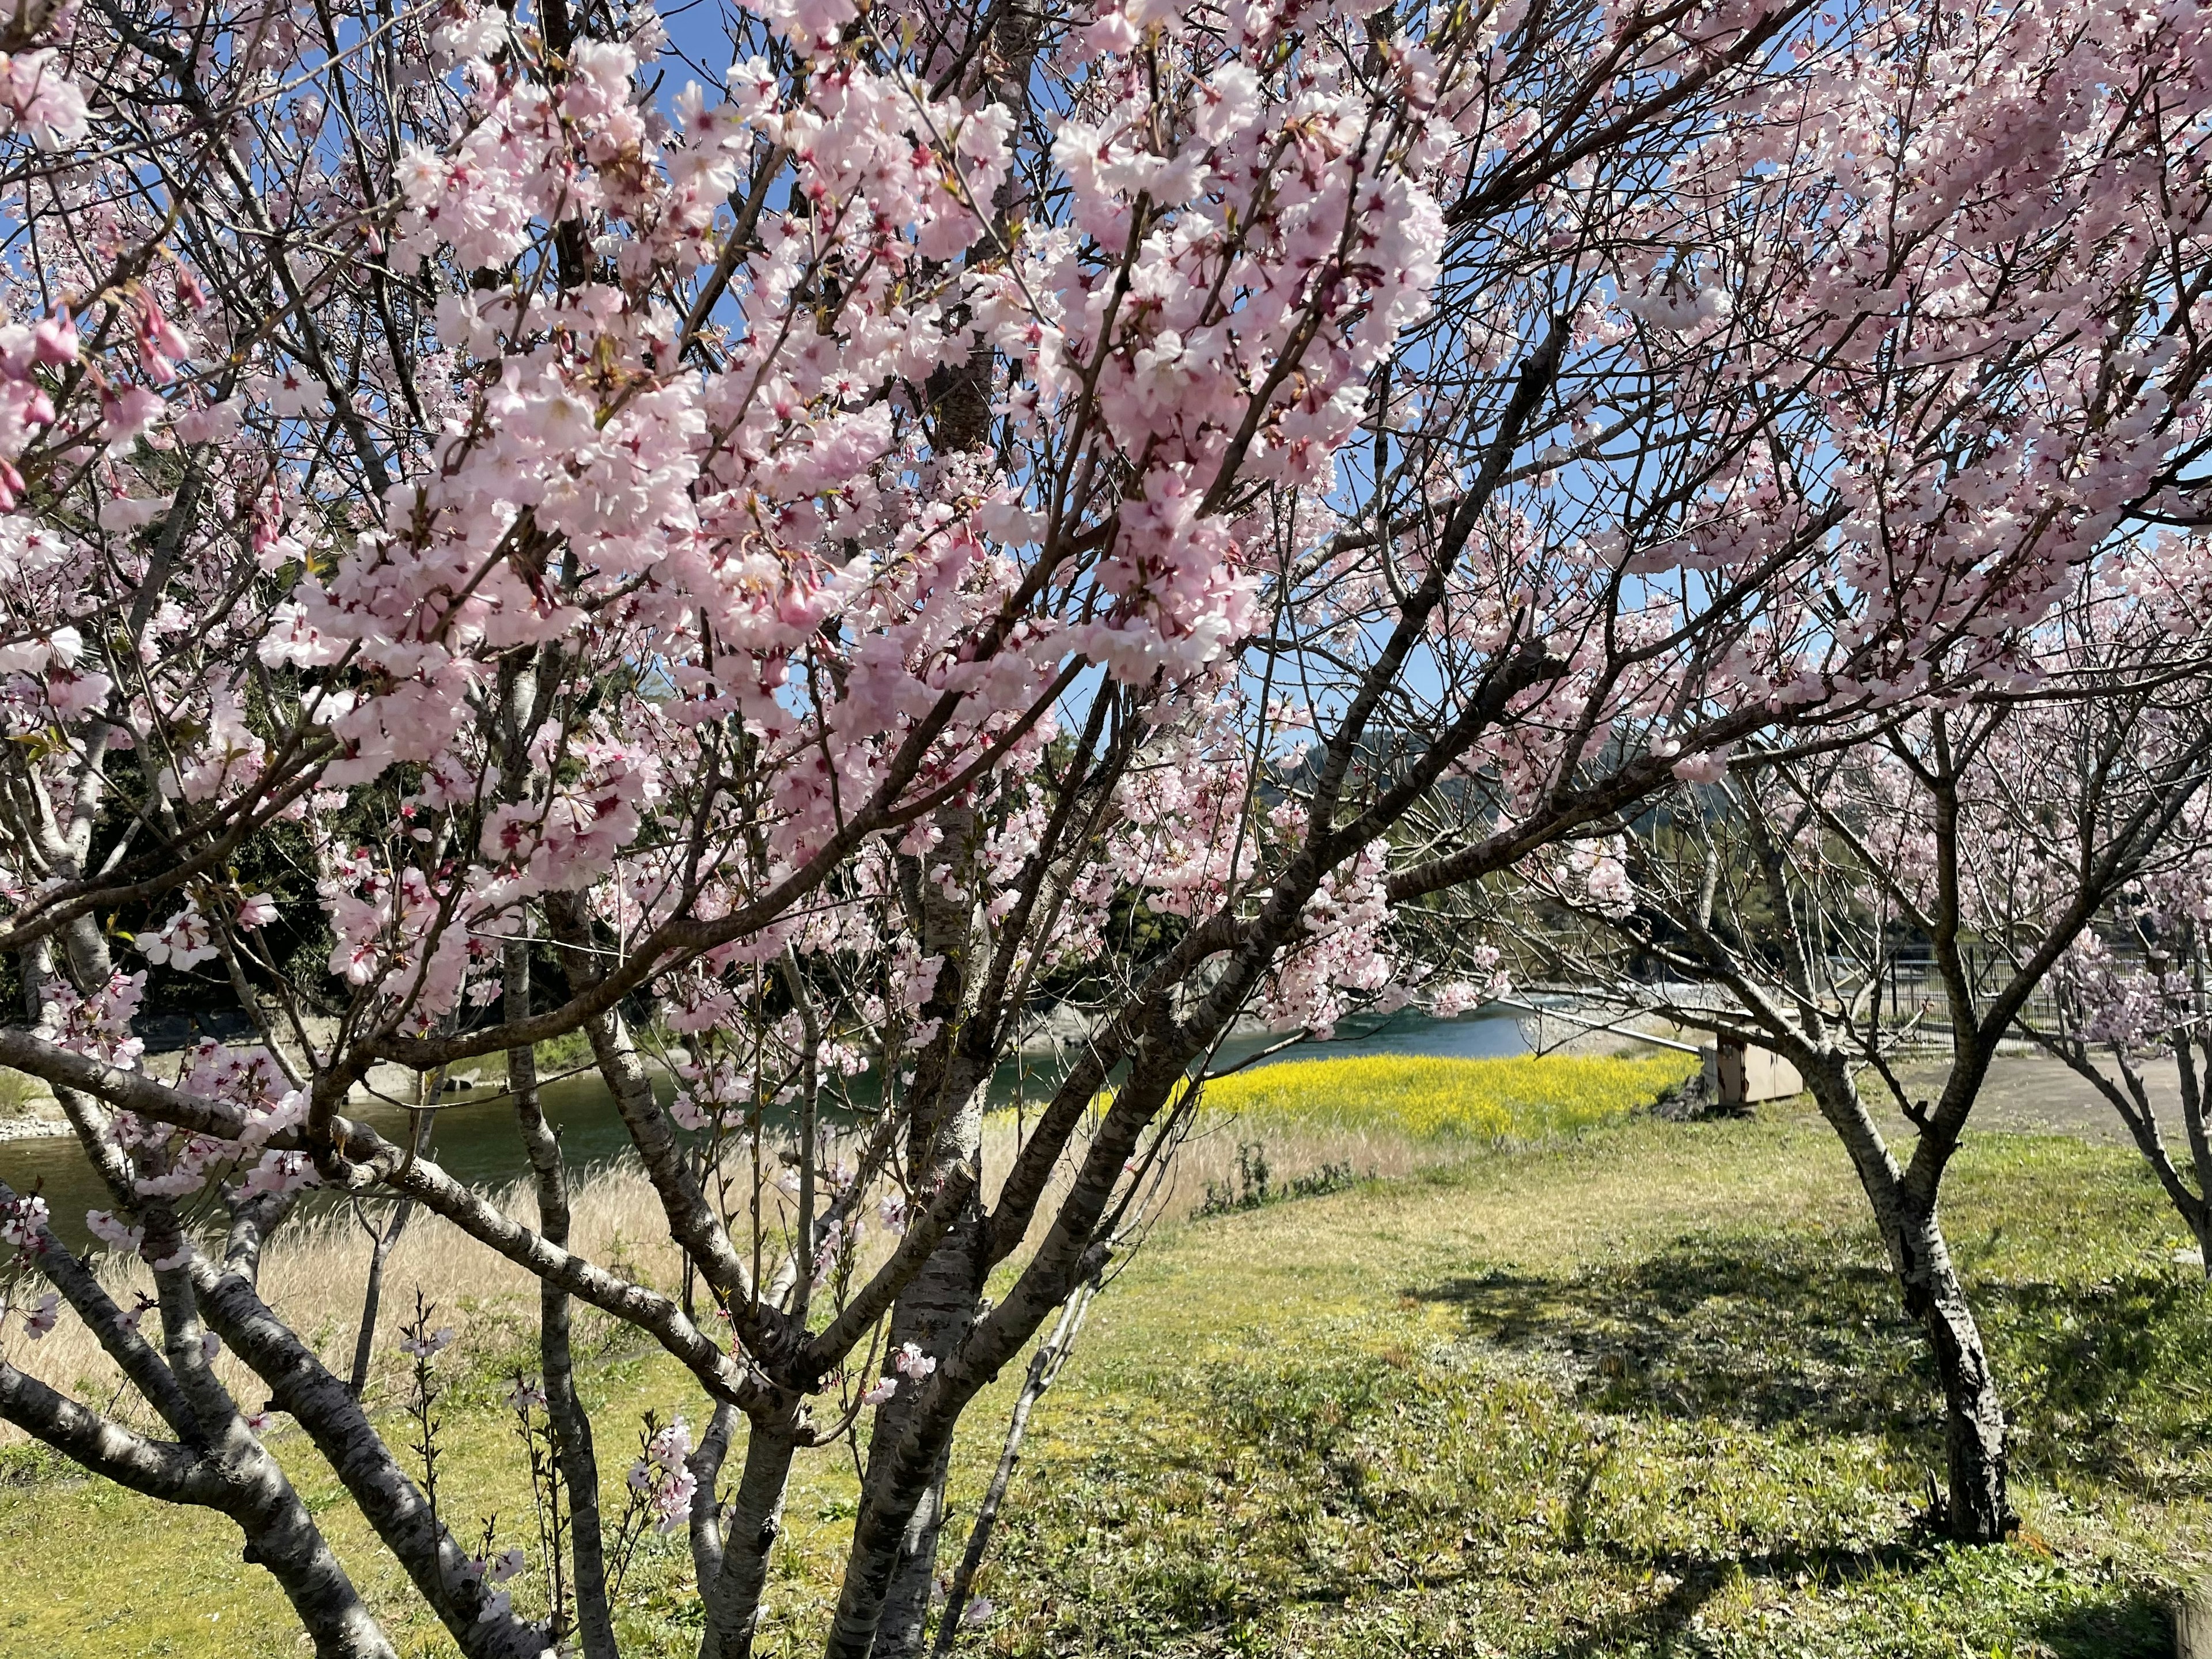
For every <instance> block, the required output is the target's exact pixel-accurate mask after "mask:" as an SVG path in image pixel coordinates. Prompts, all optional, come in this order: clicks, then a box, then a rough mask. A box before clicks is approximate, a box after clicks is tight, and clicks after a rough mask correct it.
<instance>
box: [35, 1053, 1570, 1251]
mask: <svg viewBox="0 0 2212 1659" xmlns="http://www.w3.org/2000/svg"><path fill="white" fill-rule="evenodd" d="M1340 1030H1341V1032H1342V1035H1340V1036H1337V1037H1334V1038H1332V1039H1330V1040H1329V1041H1328V1042H1304V1043H1300V1044H1298V1045H1297V1046H1296V1047H1294V1048H1286V1049H1285V1050H1284V1051H1283V1052H1282V1053H1281V1054H1276V1055H1272V1056H1270V1057H1269V1058H1268V1059H1267V1060H1261V1062H1260V1064H1261V1065H1274V1064H1278V1063H1279V1062H1281V1061H1283V1060H1312V1059H1317V1058H1322V1057H1327V1056H1335V1055H1345V1054H1436V1055H1443V1056H1450V1057H1455V1058H1461V1059H1485V1058H1489V1057H1492V1056H1496V1055H1501V1054H1522V1053H1525V1052H1526V1051H1527V1048H1528V1042H1527V1040H1526V1038H1525V1037H1524V1036H1523V1035H1522V1029H1521V1024H1520V1021H1519V1019H1518V1018H1516V1016H1514V1015H1511V1014H1504V1013H1478V1014H1474V1015H1470V1016H1468V1017H1467V1018H1462V1019H1455V1020H1433V1019H1428V1018H1421V1017H1419V1016H1416V1015H1412V1014H1399V1015H1395V1016H1394V1017H1392V1018H1390V1019H1389V1020H1387V1021H1385V1022H1383V1024H1381V1025H1380V1026H1378V1027H1374V1028H1372V1029H1369V1030H1357V1029H1355V1028H1354V1027H1353V1026H1352V1025H1351V1024H1346V1026H1344V1027H1342V1028H1340ZM1269 1041H1271V1039H1267V1038H1261V1037H1240V1038H1233V1039H1231V1041H1229V1042H1225V1043H1224V1044H1223V1045H1222V1049H1221V1056H1220V1060H1219V1061H1218V1064H1219V1065H1222V1066H1228V1065H1233V1064H1235V1063H1236V1062H1237V1060H1242V1059H1243V1058H1245V1057H1247V1056H1249V1055H1250V1054H1255V1053H1256V1052H1258V1051H1259V1050H1260V1049H1261V1048H1265V1047H1267V1043H1268V1042H1269ZM1058 1071H1059V1067H1058V1066H1057V1064H1056V1063H1055V1062H1054V1061H1053V1060H1051V1059H1049V1058H1048V1057H1046V1056H1042V1055H1029V1056H1024V1057H1023V1058H1022V1059H1019V1060H1009V1061H1008V1062H1007V1063H1006V1065H1004V1066H1000V1068H999V1072H998V1074H997V1075H996V1076H995V1077H994V1079H992V1083H991V1099H992V1101H993V1103H994V1104H1000V1105H1006V1104H1011V1103H1012V1102H1013V1101H1014V1099H1015V1098H1016V1097H1017V1095H1018V1094H1019V1095H1021V1096H1024V1097H1026V1098H1028V1099H1029V1100H1031V1101H1038V1100H1042V1099H1043V1098H1045V1097H1048V1096H1049V1095H1050V1093H1051V1091H1052V1085H1053V1081H1054V1077H1055V1076H1056V1074H1057V1073H1058ZM477 1092H478V1093H479V1094H481V1095H483V1096H484V1097H485V1098H483V1099H481V1100H477V1101H471V1099H470V1098H469V1097H468V1096H467V1095H466V1094H462V1095H459V1096H448V1097H447V1104H446V1105H444V1106H443V1107H441V1109H440V1110H439V1113H438V1129H437V1138H436V1140H435V1144H434V1146H433V1149H432V1155H433V1156H434V1157H435V1158H436V1159H437V1161H438V1162H439V1164H441V1165H442V1166H443V1167H444V1168H445V1170H447V1173H448V1174H450V1175H452V1176H455V1177H456V1178H457V1179H459V1180H461V1181H465V1182H471V1183H472V1184H475V1183H481V1184H484V1185H490V1186H505V1185H507V1183H509V1182H513V1181H516V1180H519V1179H520V1178H521V1176H523V1175H524V1174H525V1173H526V1170H527V1166H526V1164H525V1163H524V1161H523V1158H522V1149H521V1146H520V1142H519V1141H518V1140H517V1139H516V1136H515V1132H514V1116H513V1104H512V1103H511V1102H509V1101H508V1100H507V1099H506V1098H505V1097H497V1098H494V1096H495V1095H496V1094H497V1091H495V1090H493V1089H489V1088H487V1089H482V1090H479V1091H477ZM670 1092H671V1087H670V1085H668V1084H667V1083H666V1081H665V1079H664V1080H663V1082H662V1084H661V1085H660V1093H661V1097H662V1098H663V1099H664V1100H665V1098H667V1097H668V1095H669V1093H670ZM542 1093H543V1097H544V1104H545V1115H546V1117H547V1119H548V1120H549V1121H550V1122H552V1123H553V1124H554V1125H555V1127H556V1128H558V1129H559V1130H560V1132H561V1145H562V1150H563V1152H566V1153H567V1155H568V1160H569V1163H570V1164H571V1166H572V1168H577V1169H580V1170H586V1171H588V1170H592V1169H597V1168H601V1167H604V1166H605V1165H607V1164H612V1163H615V1162H618V1161H620V1160H622V1159H624V1158H629V1156H631V1153H630V1146H629V1136H628V1135H627V1134H626V1133H624V1132H623V1126H622V1120H621V1118H620V1117H618V1116H617V1115H616V1112H615V1109H614V1100H613V1097H611V1095H609V1093H608V1092H607V1091H606V1088H605V1085H603V1084H601V1083H600V1082H599V1078H598V1076H597V1075H596V1073H584V1074H582V1075H580V1076H574V1077H568V1078H563V1079H560V1080H558V1081H556V1082H551V1083H549V1084H547V1085H545V1086H544V1090H543V1091H542ZM352 1111H353V1112H354V1114H355V1115H358V1116H360V1117H362V1118H365V1119H366V1120H367V1121H368V1122H370V1123H372V1124H374V1126H375V1127H377V1129H378V1130H379V1131H380V1133H383V1134H385V1135H386V1136H389V1137H390V1138H392V1139H395V1140H397V1139H400V1138H401V1137H402V1136H403V1135H404V1133H406V1127H407V1120H406V1114H405V1113H404V1111H401V1110H398V1109H393V1108H391V1107H387V1106H384V1105H381V1104H375V1103H372V1104H370V1105H369V1106H368V1107H367V1108H366V1109H362V1108H360V1107H356V1108H353V1109H352ZM0 1180H4V1181H5V1182H7V1183H8V1184H9V1186H10V1187H13V1188H15V1190H16V1191H17V1192H19V1193H27V1192H31V1191H33V1190H34V1189H35V1190H37V1191H38V1192H40V1193H41V1194H44V1195H45V1197H46V1202H47V1204H48V1205H50V1206H52V1210H53V1217H54V1230H55V1231H57V1232H58V1233H60V1234H61V1235H62V1236H63V1237H64V1238H65V1239H67V1240H68V1241H69V1242H70V1243H71V1244H72V1245H73V1246H82V1244H83V1243H85V1238H86V1235H85V1232H84V1216H85V1212H86V1211H87V1210H93V1209H105V1208H106V1207H107V1206H108V1199H107V1195H106V1190H105V1189H104V1188H102V1187H101V1186H100V1182H99V1180H98V1179H97V1177H95V1176H94V1175H93V1173H92V1170H91V1169H90V1167H89V1166H88V1164H86V1163H85V1160H84V1156H83V1154H82V1152H79V1151H78V1150H77V1146H76V1141H75V1140H73V1139H69V1138H67V1137H57V1138H54V1139H41V1140H8V1141H0Z"/></svg>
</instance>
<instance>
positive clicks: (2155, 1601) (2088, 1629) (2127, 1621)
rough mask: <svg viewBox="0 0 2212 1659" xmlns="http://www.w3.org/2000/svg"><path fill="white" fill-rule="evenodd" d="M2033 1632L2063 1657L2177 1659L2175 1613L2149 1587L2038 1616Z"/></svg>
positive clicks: (2067, 1658)
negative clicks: (2175, 1650) (2045, 1616)
mask: <svg viewBox="0 0 2212 1659" xmlns="http://www.w3.org/2000/svg"><path fill="white" fill-rule="evenodd" d="M2034 1635H2035V1638H2036V1639H2037V1640H2038V1641H2039V1642H2040V1643H2041V1644H2043V1645H2044V1647H2045V1648H2046V1649H2048V1650H2050V1651H2051V1652H2052V1653H2054V1654H2056V1655H2057V1656H2058V1659H2174V1637H2173V1614H2172V1611H2171V1610H2170V1609H2169V1608H2168V1607H2166V1603H2165V1602H2164V1601H2160V1599H2159V1598H2158V1597H2157V1596H2155V1595H2152V1594H2150V1592H2148V1590H2135V1591H2131V1592H2130V1593H2129V1594H2127V1595H2124V1596H2122V1597H2121V1598H2120V1599H2119V1600H2118V1601H2111V1602H2107V1603H2105V1604H2103V1605H2100V1606H2094V1607H2069V1608H2068V1609H2067V1610H2066V1611H2065V1612H2063V1613H2058V1614H2056V1615H2054V1616H2052V1617H2050V1618H2045V1619H2039V1620H2036V1621H2035V1625H2034Z"/></svg>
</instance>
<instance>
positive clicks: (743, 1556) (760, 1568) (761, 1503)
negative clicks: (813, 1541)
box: [699, 1401, 798, 1659]
mask: <svg viewBox="0 0 2212 1659" xmlns="http://www.w3.org/2000/svg"><path fill="white" fill-rule="evenodd" d="M795 1407H796V1402H795V1401H794V1402H793V1406H792V1407H787V1409H786V1410H785V1411H784V1412H783V1413H781V1414H779V1415H774V1416H769V1417H764V1418H757V1419H753V1422H752V1425H751V1427H750V1430H749V1431H747V1433H746V1435H745V1463H744V1470H743V1472H742V1473H740V1474H739V1475H738V1489H737V1491H736V1492H735V1493H733V1494H732V1497H731V1499H730V1518H729V1525H728V1526H727V1527H726V1528H725V1529H724V1530H723V1534H722V1563H721V1570H720V1571H719V1572H717V1573H716V1574H715V1575H714V1583H711V1584H702V1585H700V1587H699V1589H700V1591H701V1593H702V1595H703V1596H704V1598H705V1600H706V1603H707V1632H706V1634H705V1636H704V1637H702V1638H701V1640H700V1643H699V1659H749V1656H750V1654H751V1652H752V1650H753V1632H755V1631H757V1630H758V1629H759V1628H760V1614H761V1591H762V1589H763V1587H764V1586H765V1585H766V1584H767V1583H768V1564H769V1556H770V1555H771V1554H773V1553H774V1552H775V1541H776V1539H777V1538H778V1537H779V1536H780V1535H781V1533H782V1531H783V1495H784V1492H785V1490H786V1489H787V1487H788V1486H789V1485H790V1482H791V1458H792V1452H793V1449H794V1448H795V1447H796V1446H797V1444H798V1418H797V1413H796V1409H795Z"/></svg>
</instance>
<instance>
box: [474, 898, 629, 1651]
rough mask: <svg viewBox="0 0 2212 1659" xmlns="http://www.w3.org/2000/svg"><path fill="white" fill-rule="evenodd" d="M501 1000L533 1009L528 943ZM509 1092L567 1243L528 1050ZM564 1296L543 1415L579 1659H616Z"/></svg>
mask: <svg viewBox="0 0 2212 1659" xmlns="http://www.w3.org/2000/svg"><path fill="white" fill-rule="evenodd" d="M501 965H502V967H503V969H504V970H505V971H504V978H505V985H504V988H503V990H502V992H501V994H502V995H503V996H505V997H506V998H507V1006H509V1007H510V1008H521V1009H527V1008H528V1007H529V1006H530V943H529V941H528V940H527V939H514V940H511V941H509V943H508V944H507V949H506V957H505V961H504V962H503V963H502V964H501ZM507 1091H508V1092H509V1093H510V1094H512V1095H513V1097H514V1116H515V1123H516V1125H517V1127H519V1128H520V1131H521V1133H522V1145H523V1149H524V1151H525V1152H526V1153H527V1154H528V1155H529V1158H530V1171H531V1176H532V1181H533V1183H534V1185H535V1188H536V1191H537V1196H538V1233H539V1235H540V1236H541V1237H544V1239H545V1240H546V1241H547V1242H548V1243H552V1244H556V1245H559V1246H561V1247H562V1248H563V1249H565V1248H566V1247H567V1245H568V1222H569V1215H568V1172H567V1170H566V1168H565V1167H564V1165H563V1163H562V1157H561V1142H560V1138H559V1137H558V1136H557V1135H556V1134H555V1133H554V1132H553V1129H552V1126H551V1125H550V1124H548V1123H547V1122H546V1121H545V1113H544V1106H543V1103H541V1102H540V1100H539V1099H538V1056H537V1055H536V1054H535V1053H534V1052H532V1050H531V1049H529V1048H510V1049H508V1050H507ZM568 1314H569V1302H568V1292H567V1291H564V1290H562V1288H561V1287H560V1286H559V1285H556V1284H554V1283H553V1282H552V1281H551V1280H550V1279H540V1280H539V1281H538V1362H539V1364H540V1365H541V1366H542V1367H543V1368H544V1388H545V1411H546V1414H547V1416H549V1417H550V1419H552V1423H553V1452H554V1456H555V1457H556V1459H557V1460H558V1462H559V1464H560V1468H561V1484H562V1486H564V1487H565V1488H566V1489H567V1491H568V1528H569V1530H568V1553H569V1561H570V1565H571V1566H572V1567H573V1568H574V1573H573V1575H572V1577H573V1581H574V1584H575V1587H576V1634H577V1638H578V1639H579V1641H580V1643H581V1644H582V1646H583V1650H584V1659H615V1655H616V1648H615V1628H614V1614H613V1612H612V1609H611V1607H610V1605H609V1602H608V1598H607V1559H606V1545H605V1536H604V1528H603V1527H602V1524H601V1519H600V1514H599V1458H598V1455H597V1454H596V1452H595V1450H594V1449H593V1445H592V1419H591V1413H588V1412H586V1410H585V1409H584V1404H583V1401H581V1400H580V1398H579V1397H578V1395H577V1393H576V1362H575V1356H574V1352H572V1350H571V1348H570V1345H569V1340H568Z"/></svg>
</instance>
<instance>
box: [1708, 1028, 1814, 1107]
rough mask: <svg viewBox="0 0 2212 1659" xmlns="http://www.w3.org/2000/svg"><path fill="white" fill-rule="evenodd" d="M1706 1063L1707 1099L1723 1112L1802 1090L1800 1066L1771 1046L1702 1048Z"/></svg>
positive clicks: (1737, 1045)
mask: <svg viewBox="0 0 2212 1659" xmlns="http://www.w3.org/2000/svg"><path fill="white" fill-rule="evenodd" d="M1699 1053H1700V1054H1703V1055H1704V1057H1705V1098H1706V1099H1707V1100H1710V1101H1711V1102H1712V1103H1714V1104H1715V1105H1716V1106H1717V1107H1719V1108H1720V1109H1722V1110H1723V1111H1741V1110H1742V1109H1744V1108H1745V1107H1747V1106H1753V1105H1756V1104H1757V1103H1759V1102H1760V1101H1762V1100H1785V1099H1787V1098H1788V1097H1790V1096H1791V1095H1794V1094H1798V1093H1802V1091H1803V1090H1804V1087H1805V1079H1803V1078H1802V1077H1800V1076H1798V1075H1797V1068H1796V1066H1792V1065H1791V1064H1790V1062H1789V1061H1788V1060H1784V1059H1783V1058H1782V1056H1781V1055H1779V1054H1776V1053H1774V1052H1773V1051H1772V1050H1771V1049H1769V1048H1747V1047H1746V1046H1745V1045H1744V1044H1743V1043H1741V1042H1723V1043H1721V1044H1720V1045H1718V1046H1717V1048H1705V1049H1700V1050H1699Z"/></svg>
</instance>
